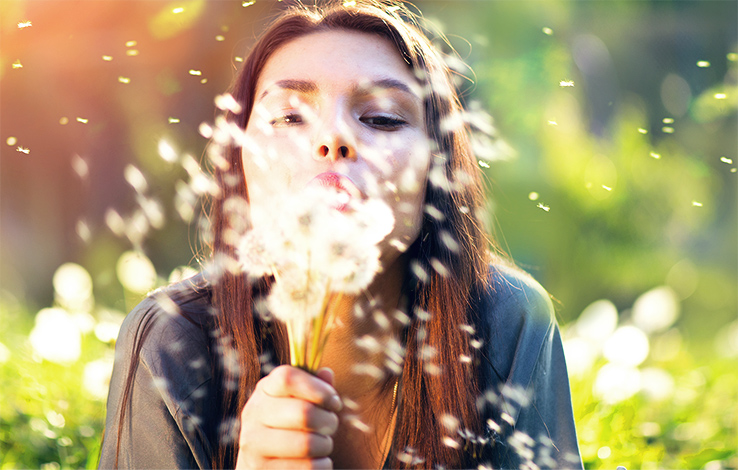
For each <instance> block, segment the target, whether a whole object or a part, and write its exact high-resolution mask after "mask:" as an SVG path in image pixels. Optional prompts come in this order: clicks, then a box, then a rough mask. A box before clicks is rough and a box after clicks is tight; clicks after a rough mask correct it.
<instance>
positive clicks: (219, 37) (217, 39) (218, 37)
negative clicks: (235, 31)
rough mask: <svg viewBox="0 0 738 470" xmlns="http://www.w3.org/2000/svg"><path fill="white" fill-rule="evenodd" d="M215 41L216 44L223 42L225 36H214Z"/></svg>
mask: <svg viewBox="0 0 738 470" xmlns="http://www.w3.org/2000/svg"><path fill="white" fill-rule="evenodd" d="M215 40H216V41H218V42H222V41H225V36H223V35H222V34H219V35H217V36H215Z"/></svg>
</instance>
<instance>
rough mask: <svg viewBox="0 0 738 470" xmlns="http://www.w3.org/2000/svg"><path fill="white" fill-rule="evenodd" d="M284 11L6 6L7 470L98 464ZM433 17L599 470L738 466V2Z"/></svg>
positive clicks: (1, 100) (428, 9) (467, 9)
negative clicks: (550, 323) (148, 312)
mask: <svg viewBox="0 0 738 470" xmlns="http://www.w3.org/2000/svg"><path fill="white" fill-rule="evenodd" d="M283 3H287V2H277V1H264V0H261V1H259V0H257V1H256V2H251V1H248V2H244V1H212V2H206V1H179V2H167V1H153V0H152V1H147V0H143V1H68V0H55V1H41V0H34V1H13V0H2V1H1V2H0V28H1V30H0V41H1V42H0V165H1V166H0V192H1V193H0V208H1V209H2V212H1V214H0V228H1V230H2V232H1V233H2V235H1V238H0V243H1V244H0V256H1V257H2V258H1V260H0V397H1V398H0V403H2V405H1V406H0V468H18V467H29V468H36V467H42V466H43V467H45V468H49V469H53V468H68V467H69V468H71V467H84V466H87V467H94V466H95V464H96V459H97V450H98V447H99V442H100V435H101V430H102V423H103V419H104V405H105V399H106V395H107V380H108V377H109V374H110V369H111V367H112V357H113V356H112V353H113V349H112V348H113V345H114V340H115V337H116V336H117V331H118V327H119V325H120V322H121V321H122V318H123V317H124V315H125V312H127V311H128V310H130V309H131V308H132V307H133V306H134V305H135V304H136V303H137V302H138V301H139V300H140V299H141V298H142V297H143V295H145V293H146V292H147V291H149V290H150V289H152V288H154V287H156V286H159V285H162V284H165V283H167V282H168V281H170V280H173V279H178V278H181V277H182V276H186V275H188V273H190V272H193V271H192V270H193V268H197V266H198V256H199V255H198V253H199V250H200V248H199V243H198V240H197V237H198V233H199V230H198V226H197V222H196V221H197V213H198V203H197V201H196V195H197V193H198V184H199V183H198V181H199V180H198V178H199V177H200V173H199V170H198V168H197V164H196V162H199V161H200V160H201V155H202V154H203V151H204V148H205V145H206V143H207V141H206V139H205V138H203V137H202V136H201V135H200V133H199V132H198V128H199V126H200V124H201V123H202V122H212V121H213V119H214V116H215V106H214V104H213V99H214V98H215V97H216V96H217V95H218V94H220V93H222V92H224V91H225V90H226V89H227V87H228V84H229V83H230V80H231V78H232V77H233V74H234V71H235V68H236V67H237V66H238V65H239V62H240V61H241V60H242V57H244V56H245V55H246V53H247V51H248V48H249V45H250V44H251V43H252V42H253V39H254V37H255V36H256V35H257V34H258V33H259V32H260V31H261V30H262V29H263V26H264V24H265V22H266V21H268V19H269V18H270V17H273V16H274V15H275V13H276V12H277V11H279V9H280V8H283V7H284V5H283ZM416 4H417V5H418V7H419V8H420V9H421V10H422V11H423V12H424V13H425V15H426V17H427V18H429V19H430V20H431V21H432V22H433V23H434V24H435V25H437V26H438V27H439V28H441V29H442V30H443V31H444V32H445V34H446V35H447V36H448V38H449V41H450V43H451V45H452V46H453V47H454V48H455V49H456V50H457V52H458V54H459V55H460V56H461V57H462V58H463V59H464V60H466V61H467V62H468V63H469V64H470V65H471V70H468V71H467V72H465V73H464V75H465V76H466V77H465V78H463V77H460V78H459V86H460V89H462V90H464V101H465V102H466V104H467V106H468V107H469V109H471V110H473V111H474V112H476V111H477V110H478V109H481V110H485V111H488V112H489V113H491V115H492V116H493V117H494V125H495V127H496V132H497V134H498V135H499V138H500V139H499V140H498V145H497V146H496V147H495V151H494V152H484V151H483V152H480V155H479V157H480V168H481V169H482V171H483V172H484V174H485V175H486V176H487V178H488V180H489V183H490V184H489V187H490V192H491V195H492V198H491V204H490V207H489V211H488V215H489V220H490V230H491V231H492V232H493V233H494V235H495V236H496V238H497V240H498V242H499V245H500V246H501V248H502V249H503V251H506V252H508V253H509V254H510V255H511V256H512V257H513V258H514V259H515V260H516V261H517V262H518V264H519V265H520V266H521V267H523V268H525V269H526V270H528V271H529V272H531V274H533V276H535V277H536V278H537V279H538V280H539V281H540V282H541V283H542V284H543V285H544V286H545V287H546V288H547V289H548V290H549V292H550V293H551V294H552V295H553V296H554V297H555V304H556V307H557V315H558V317H559V321H560V323H561V325H562V330H563V332H564V338H565V349H566V353H567V361H568V364H569V369H570V375H571V379H572V390H573V399H574V406H575V415H576V420H577V426H578V432H579V438H580V444H581V450H582V454H583V457H584V460H585V466H586V467H588V468H615V467H616V466H618V465H623V466H626V467H628V468H706V469H709V470H717V469H721V468H738V451H737V450H736V449H738V216H737V212H738V210H737V201H738V191H737V187H736V186H737V185H736V178H738V175H737V174H736V168H737V167H738V154H737V150H738V141H737V137H736V136H737V135H738V133H737V132H736V131H737V130H738V121H737V120H736V109H737V108H738V37H737V30H738V27H737V26H736V25H737V24H738V3H736V2H732V1H699V2H697V1H694V2H693V1H610V2H594V1H593V2H589V1H580V2H562V1H556V0H550V1H545V2H544V1H541V2H533V1H519V2H514V1H467V0H456V1H450V0H449V1H417V2H416ZM439 44H440V42H439ZM479 119H480V120H482V119H484V117H483V115H481V114H480V117H479ZM483 150H484V148H483Z"/></svg>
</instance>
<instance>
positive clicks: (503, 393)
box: [485, 268, 582, 469]
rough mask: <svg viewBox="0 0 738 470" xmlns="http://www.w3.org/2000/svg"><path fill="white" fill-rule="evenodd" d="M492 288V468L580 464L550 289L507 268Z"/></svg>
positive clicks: (500, 270) (489, 394)
mask: <svg viewBox="0 0 738 470" xmlns="http://www.w3.org/2000/svg"><path fill="white" fill-rule="evenodd" d="M492 288H493V292H492V293H491V295H490V298H491V299H492V300H490V301H489V303H488V304H487V311H486V314H487V315H488V316H489V318H488V321H489V328H490V331H489V335H490V336H489V339H490V346H489V353H488V358H489V360H488V366H489V369H488V370H489V373H488V377H490V379H488V380H487V381H486V386H487V387H488V392H487V393H486V395H485V396H486V397H487V398H488V401H489V402H490V403H489V404H490V405H491V406H489V407H488V408H489V410H490V411H489V413H488V415H487V417H488V418H489V419H490V420H491V422H489V421H488V423H489V425H490V428H491V429H490V431H491V433H490V434H491V435H490V438H491V441H492V442H493V443H494V446H493V448H494V452H493V455H494V458H493V459H492V463H493V466H495V468H536V466H537V467H538V468H578V469H581V468H582V461H581V457H580V454H579V445H578V443H577V435H576V428H575V425H574V414H573V410H572V403H571V392H570V390H569V377H568V374H567V370H566V361H565V359H564V351H563V347H562V343H561V335H560V333H559V329H558V325H557V324H556V320H555V317H554V311H553V305H552V304H551V300H550V298H549V296H548V293H546V291H545V290H543V288H542V287H541V286H540V285H539V284H538V283H537V282H536V281H535V280H533V279H532V278H531V277H529V276H528V275H527V274H525V273H523V272H520V271H517V270H514V269H512V268H496V272H495V274H494V276H493V283H492ZM530 464H535V466H531V465H530Z"/></svg>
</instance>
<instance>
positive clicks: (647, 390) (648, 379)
mask: <svg viewBox="0 0 738 470" xmlns="http://www.w3.org/2000/svg"><path fill="white" fill-rule="evenodd" d="M641 391H642V392H643V393H644V394H646V396H648V397H649V398H650V399H652V400H663V399H665V398H668V397H670V396H671V395H672V393H674V379H673V378H672V377H671V374H669V373H668V372H666V371H665V370H664V369H661V368H659V367H647V368H645V369H643V370H641Z"/></svg>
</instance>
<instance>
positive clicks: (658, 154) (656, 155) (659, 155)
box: [650, 152, 661, 160]
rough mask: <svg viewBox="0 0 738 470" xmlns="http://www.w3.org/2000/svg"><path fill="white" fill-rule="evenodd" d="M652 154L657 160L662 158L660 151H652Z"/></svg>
mask: <svg viewBox="0 0 738 470" xmlns="http://www.w3.org/2000/svg"><path fill="white" fill-rule="evenodd" d="M650 155H651V156H652V157H653V158H655V159H656V160H658V159H659V158H661V154H660V153H656V152H651V153H650Z"/></svg>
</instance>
